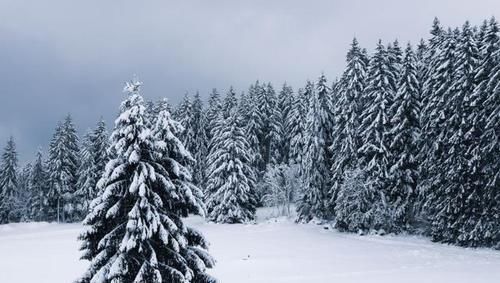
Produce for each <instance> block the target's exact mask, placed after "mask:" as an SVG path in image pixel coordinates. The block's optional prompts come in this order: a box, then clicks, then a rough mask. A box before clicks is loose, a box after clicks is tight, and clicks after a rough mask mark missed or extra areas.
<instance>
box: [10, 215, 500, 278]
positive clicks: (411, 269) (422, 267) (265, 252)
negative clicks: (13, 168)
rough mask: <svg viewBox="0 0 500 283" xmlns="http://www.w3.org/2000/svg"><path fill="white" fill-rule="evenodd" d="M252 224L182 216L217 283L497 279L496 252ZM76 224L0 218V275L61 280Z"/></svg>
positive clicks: (69, 266)
mask: <svg viewBox="0 0 500 283" xmlns="http://www.w3.org/2000/svg"><path fill="white" fill-rule="evenodd" d="M262 218H263V217H261V220H260V221H259V223H258V224H256V225H219V224H207V223H205V222H204V221H203V220H202V219H200V218H190V219H188V222H189V223H190V224H191V225H192V226H195V227H197V228H198V229H200V230H202V231H203V232H204V233H205V234H206V236H207V237H208V239H209V240H210V242H211V243H212V244H211V249H210V251H211V253H212V254H213V255H214V256H215V257H216V259H217V267H216V268H215V269H214V270H213V271H212V272H211V273H212V274H213V275H215V276H216V277H217V278H219V279H220V281H221V282H223V283H236V282H237V283H250V282H264V283H281V282H283V283H285V282H286V283H296V282H305V283H308V282H316V283H321V282H325V283H326V282H368V281H369V282H370V283H375V282H384V283H387V282H398V283H399V282H419V283H421V282H454V283H459V282H476V283H478V282H499V280H500V252H497V251H493V250H487V249H480V250H472V249H463V248H458V247H453V246H446V245H441V244H434V243H431V242H429V241H428V240H426V239H422V238H418V237H389V236H386V237H380V236H357V235H352V234H343V233H338V232H334V231H330V230H324V229H323V228H322V227H321V226H317V225H313V224H308V225H297V224H294V223H292V222H291V221H288V220H286V219H270V220H265V219H262ZM80 229H81V227H80V225H78V224H64V225H62V224H47V223H29V224H10V225H2V226H0V282H2V283H28V282H29V283H32V282H37V283H68V282H72V281H73V280H74V279H75V278H77V277H78V276H79V275H80V274H81V273H82V272H83V271H84V269H85V266H86V262H84V261H79V260H78V257H79V252H78V251H77V249H78V242H77V241H76V237H77V235H78V233H79V231H80Z"/></svg>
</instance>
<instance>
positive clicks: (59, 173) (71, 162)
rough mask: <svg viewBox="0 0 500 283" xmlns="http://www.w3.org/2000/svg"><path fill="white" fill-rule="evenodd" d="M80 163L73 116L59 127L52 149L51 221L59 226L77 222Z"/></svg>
mask: <svg viewBox="0 0 500 283" xmlns="http://www.w3.org/2000/svg"><path fill="white" fill-rule="evenodd" d="M78 160H79V148H78V136H77V135H76V130H75V127H74V126H73V120H72V118H71V116H70V115H68V116H66V118H65V119H64V122H63V123H60V124H59V125H58V126H57V128H56V131H55V133H54V136H53V138H52V141H51V142H50V146H49V160H48V171H49V174H50V175H49V183H50V190H49V191H48V197H49V203H50V204H49V205H50V206H51V208H52V213H51V214H52V217H51V220H57V221H58V222H61V221H63V222H65V221H72V220H74V215H73V214H74V213H75V209H74V208H75V206H74V205H75V203H74V199H73V194H74V192H75V190H76V182H77V178H76V175H77V170H78V166H79V164H78Z"/></svg>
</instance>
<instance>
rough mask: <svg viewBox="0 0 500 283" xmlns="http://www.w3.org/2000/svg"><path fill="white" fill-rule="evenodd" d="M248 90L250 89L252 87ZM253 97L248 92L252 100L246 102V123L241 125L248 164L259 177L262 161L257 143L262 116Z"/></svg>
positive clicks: (251, 92) (252, 93) (258, 143)
mask: <svg viewBox="0 0 500 283" xmlns="http://www.w3.org/2000/svg"><path fill="white" fill-rule="evenodd" d="M250 88H252V86H251V87H250ZM254 95H255V94H254V92H253V91H249V94H248V96H249V98H250V97H251V98H252V99H251V100H250V101H249V102H248V111H247V118H246V123H242V126H243V127H245V134H246V139H247V142H248V150H249V155H250V164H251V166H252V168H253V170H254V172H255V173H256V175H259V173H260V171H259V170H260V168H263V167H264V165H263V163H264V160H263V159H262V155H261V151H260V149H261V148H260V142H259V137H260V136H261V134H262V133H261V132H260V131H261V130H262V120H261V118H262V115H261V113H260V109H259V106H258V104H257V101H256V100H255V98H254Z"/></svg>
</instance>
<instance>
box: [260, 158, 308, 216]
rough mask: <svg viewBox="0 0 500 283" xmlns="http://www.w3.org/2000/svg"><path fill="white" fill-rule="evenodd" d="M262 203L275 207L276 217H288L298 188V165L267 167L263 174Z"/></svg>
mask: <svg viewBox="0 0 500 283" xmlns="http://www.w3.org/2000/svg"><path fill="white" fill-rule="evenodd" d="M263 187H264V192H265V193H264V196H263V199H262V201H263V203H264V205H266V206H271V207H275V208H276V209H277V212H278V215H277V216H290V215H291V213H292V206H293V203H294V201H295V199H296V197H297V192H298V188H299V187H300V176H299V166H298V165H287V164H279V165H269V166H268V167H267V171H266V173H265V174H264V181H263Z"/></svg>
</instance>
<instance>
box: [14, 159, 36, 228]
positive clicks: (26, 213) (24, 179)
mask: <svg viewBox="0 0 500 283" xmlns="http://www.w3.org/2000/svg"><path fill="white" fill-rule="evenodd" d="M32 167H33V166H32V164H31V162H28V163H26V164H25V165H24V166H23V167H22V168H21V169H20V170H19V172H18V173H17V196H16V198H15V200H14V209H13V211H12V215H13V218H14V219H16V221H23V222H26V221H31V220H32V219H31V217H30V207H31V206H32V204H31V202H32V200H33V196H32V191H31V190H30V175H31V171H32Z"/></svg>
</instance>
